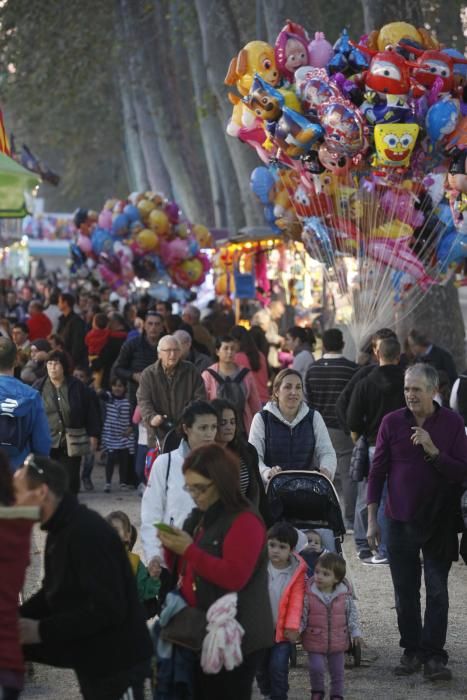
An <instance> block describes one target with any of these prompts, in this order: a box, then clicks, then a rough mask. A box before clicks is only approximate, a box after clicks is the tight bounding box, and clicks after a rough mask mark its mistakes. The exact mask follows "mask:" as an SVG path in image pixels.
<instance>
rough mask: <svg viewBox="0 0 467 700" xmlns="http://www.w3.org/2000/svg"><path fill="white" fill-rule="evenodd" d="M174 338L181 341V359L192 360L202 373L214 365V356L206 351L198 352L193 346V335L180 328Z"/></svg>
mask: <svg viewBox="0 0 467 700" xmlns="http://www.w3.org/2000/svg"><path fill="white" fill-rule="evenodd" d="M173 336H174V338H176V339H177V340H178V342H179V343H180V349H181V359H182V360H187V362H192V363H193V364H194V366H195V367H196V368H197V369H198V370H199V372H200V373H202V372H204V370H205V369H207V368H208V367H210V366H211V365H212V357H209V355H205V354H204V352H198V351H197V350H195V348H194V347H193V336H192V335H191V334H190V333H189V332H188V331H185V330H183V329H182V328H180V329H179V330H178V331H175V333H174V334H173Z"/></svg>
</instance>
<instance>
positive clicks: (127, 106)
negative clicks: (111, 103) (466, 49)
mask: <svg viewBox="0 0 467 700" xmlns="http://www.w3.org/2000/svg"><path fill="white" fill-rule="evenodd" d="M118 84H119V88H120V97H121V101H122V112H123V125H124V133H125V162H126V169H127V173H128V176H127V179H128V184H129V188H130V190H131V191H133V190H136V191H138V192H144V191H145V190H147V189H148V187H149V181H148V176H147V172H146V163H145V160H144V156H143V152H142V149H141V139H140V134H139V129H138V122H137V119H136V114H135V110H134V108H133V99H132V95H131V90H130V88H129V85H128V80H127V78H126V77H125V76H122V75H119V76H118Z"/></svg>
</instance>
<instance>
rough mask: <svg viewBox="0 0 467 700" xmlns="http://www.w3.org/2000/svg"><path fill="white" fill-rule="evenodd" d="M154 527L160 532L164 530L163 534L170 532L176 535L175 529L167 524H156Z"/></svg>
mask: <svg viewBox="0 0 467 700" xmlns="http://www.w3.org/2000/svg"><path fill="white" fill-rule="evenodd" d="M154 527H157V529H158V530H162V532H168V533H169V534H171V535H174V534H175V530H174V529H173V527H170V525H167V523H154Z"/></svg>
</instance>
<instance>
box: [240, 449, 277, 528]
mask: <svg viewBox="0 0 467 700" xmlns="http://www.w3.org/2000/svg"><path fill="white" fill-rule="evenodd" d="M230 449H231V450H232V451H234V452H235V454H236V455H238V456H239V457H240V459H241V460H242V461H243V462H244V463H245V464H246V466H247V469H248V476H249V482H248V488H247V490H246V493H245V496H246V497H247V498H248V500H249V501H251V502H252V503H253V505H254V507H255V508H256V509H257V510H258V511H259V514H260V515H261V517H262V518H263V520H264V522H265V524H266V527H271V525H273V519H272V516H271V510H270V508H269V503H268V499H267V496H266V491H265V488H264V483H263V479H262V477H261V473H260V471H259V465H258V453H257V452H256V448H255V447H253V445H250V443H249V442H243V441H242V442H240V443H239V444H237V445H236V446H235V447H234V446H232V447H230Z"/></svg>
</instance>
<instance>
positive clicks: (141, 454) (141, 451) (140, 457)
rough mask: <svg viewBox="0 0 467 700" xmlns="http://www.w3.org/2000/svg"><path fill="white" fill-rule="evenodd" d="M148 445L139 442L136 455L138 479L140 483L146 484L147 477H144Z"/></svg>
mask: <svg viewBox="0 0 467 700" xmlns="http://www.w3.org/2000/svg"><path fill="white" fill-rule="evenodd" d="M148 449H149V448H148V446H147V445H141V444H139V443H138V445H137V447H136V457H135V474H136V481H137V482H138V484H145V483H146V479H145V478H144V467H145V464H146V455H147V453H148Z"/></svg>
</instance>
